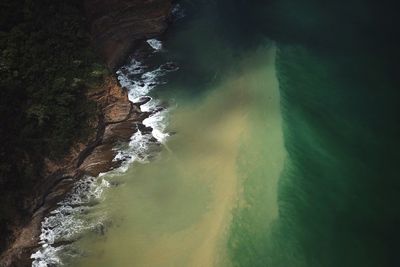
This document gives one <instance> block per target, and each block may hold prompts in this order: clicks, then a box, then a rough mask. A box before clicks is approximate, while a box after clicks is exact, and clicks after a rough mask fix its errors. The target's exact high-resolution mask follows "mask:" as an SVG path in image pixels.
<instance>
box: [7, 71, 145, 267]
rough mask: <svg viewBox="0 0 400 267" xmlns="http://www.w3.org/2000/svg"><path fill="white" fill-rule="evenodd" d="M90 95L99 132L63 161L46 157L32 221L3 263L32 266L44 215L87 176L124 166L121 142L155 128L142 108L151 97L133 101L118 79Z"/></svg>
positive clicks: (107, 81)
mask: <svg viewBox="0 0 400 267" xmlns="http://www.w3.org/2000/svg"><path fill="white" fill-rule="evenodd" d="M88 98H89V99H93V100H94V101H96V103H97V104H98V105H99V108H100V110H101V112H100V114H99V116H98V121H97V122H96V133H95V134H94V136H93V137H92V138H90V140H89V141H88V142H87V143H86V144H82V143H79V144H76V145H75V146H74V147H73V148H72V149H71V151H70V153H69V154H68V155H67V156H66V157H65V158H64V159H63V160H62V161H61V162H57V163H55V162H51V161H50V160H46V163H45V165H46V167H45V170H44V174H45V176H44V177H45V178H44V179H43V182H42V183H41V184H40V185H38V186H37V188H35V192H36V194H35V195H36V196H35V197H34V199H33V203H32V204H33V205H32V209H33V211H32V213H33V215H32V216H31V220H30V222H29V223H28V224H27V225H25V226H23V227H22V228H21V229H19V231H17V235H16V238H15V241H14V242H13V243H12V244H11V245H10V246H9V248H8V249H7V250H5V251H4V252H3V254H2V255H1V260H0V266H2V267H3V266H4V267H5V266H30V264H31V261H32V260H31V259H30V256H31V254H32V252H33V251H34V250H35V249H37V248H39V247H40V244H39V241H40V240H39V235H40V228H41V222H42V221H43V219H44V217H45V216H46V215H48V214H49V213H50V211H51V210H53V209H54V208H56V206H57V203H58V202H59V201H61V200H62V199H64V198H65V197H66V195H67V194H68V193H69V192H70V191H71V189H72V188H73V185H74V184H75V183H76V182H77V181H79V180H80V179H82V178H83V177H85V176H86V175H88V176H93V177H97V176H98V175H99V174H100V173H103V172H107V171H110V170H113V169H115V168H117V167H119V166H121V164H122V163H123V160H118V161H114V158H115V156H116V155H117V153H118V152H117V150H115V147H116V145H117V144H118V143H121V142H122V143H127V142H129V140H130V138H131V136H132V135H133V134H134V133H135V132H137V130H138V129H139V128H140V129H141V130H142V131H143V130H144V131H151V129H149V128H148V127H146V126H144V125H143V120H145V119H146V118H148V117H149V115H150V114H151V113H149V112H142V111H141V110H140V106H141V105H142V104H145V103H146V102H147V101H148V100H149V99H144V100H143V101H142V102H139V103H132V102H131V101H130V100H129V99H128V93H127V91H126V90H124V89H123V88H121V87H120V85H119V83H118V82H117V80H116V78H114V77H112V78H109V79H107V80H106V81H105V84H103V86H101V87H100V88H98V89H97V90H95V91H92V92H90V93H89V94H88Z"/></svg>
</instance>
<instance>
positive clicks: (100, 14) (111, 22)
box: [84, 0, 171, 70]
mask: <svg viewBox="0 0 400 267" xmlns="http://www.w3.org/2000/svg"><path fill="white" fill-rule="evenodd" d="M84 3H85V9H86V14H87V18H88V21H89V26H90V32H91V35H92V38H93V44H94V45H95V46H96V48H97V50H98V51H99V52H100V54H101V55H102V56H103V58H104V60H105V62H106V64H107V65H108V67H109V68H110V69H112V70H115V69H116V68H118V66H119V65H120V64H122V62H123V61H124V60H125V59H126V55H127V54H128V53H129V52H130V51H131V50H132V48H134V46H135V45H137V44H138V40H141V39H147V38H150V37H153V36H155V35H157V34H160V33H162V32H163V31H165V29H166V27H167V23H166V21H167V18H168V16H169V14H170V12H171V0H151V1H143V0H128V1H127V0H85V1H84Z"/></svg>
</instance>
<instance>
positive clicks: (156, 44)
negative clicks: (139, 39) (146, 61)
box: [146, 39, 162, 51]
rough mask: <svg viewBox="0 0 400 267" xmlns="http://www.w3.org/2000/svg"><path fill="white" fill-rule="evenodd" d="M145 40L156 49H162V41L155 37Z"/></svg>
mask: <svg viewBox="0 0 400 267" xmlns="http://www.w3.org/2000/svg"><path fill="white" fill-rule="evenodd" d="M146 42H147V43H148V44H149V45H150V46H151V47H152V48H153V49H154V50H156V51H160V50H161V49H162V42H161V41H159V40H157V39H149V40H147V41H146Z"/></svg>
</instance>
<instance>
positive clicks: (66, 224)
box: [31, 40, 178, 267]
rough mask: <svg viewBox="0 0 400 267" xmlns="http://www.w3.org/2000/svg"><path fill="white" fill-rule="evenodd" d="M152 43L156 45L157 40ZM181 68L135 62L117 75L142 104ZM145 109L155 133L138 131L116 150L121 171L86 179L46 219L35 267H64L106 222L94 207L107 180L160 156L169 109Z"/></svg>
mask: <svg viewBox="0 0 400 267" xmlns="http://www.w3.org/2000/svg"><path fill="white" fill-rule="evenodd" d="M149 41H150V40H149ZM156 41H157V40H156ZM157 42H159V41H157ZM150 43H152V44H153V45H154V44H155V42H153V41H151V42H150ZM150 43H149V44H150ZM150 45H151V44H150ZM161 47H162V46H161ZM153 48H154V47H153ZM155 49H156V48H155ZM177 69H178V67H177V66H176V64H174V63H166V64H164V65H161V66H159V67H156V68H150V67H148V66H146V65H144V64H142V63H141V62H139V61H137V60H134V59H133V60H132V61H131V62H130V63H129V64H127V65H126V66H124V67H122V68H121V69H120V70H118V71H117V73H116V74H117V77H118V80H119V82H120V84H121V86H122V87H125V88H126V89H127V90H128V95H129V100H130V101H132V102H134V103H138V102H139V103H140V102H141V101H143V97H144V96H147V94H148V93H149V92H150V91H151V90H152V89H153V88H154V87H156V86H157V85H159V84H163V83H165V81H164V80H163V79H162V78H163V76H164V75H165V74H166V73H168V72H171V71H176V70H177ZM141 110H142V111H143V112H149V113H150V116H149V117H148V118H147V119H145V120H144V121H143V124H144V125H145V126H146V127H151V128H152V131H151V133H148V132H147V131H145V130H142V131H141V130H137V131H136V132H135V134H134V135H133V136H132V137H131V139H130V142H129V143H128V144H125V145H123V146H122V147H119V148H117V149H116V150H117V155H116V156H115V158H114V161H119V162H121V166H120V167H119V168H117V169H115V170H112V171H110V172H107V173H102V174H100V175H99V176H98V177H97V178H95V177H85V178H84V179H82V180H80V181H78V182H77V183H76V184H75V185H74V188H73V190H72V192H71V193H69V194H68V196H67V197H66V198H65V199H64V200H63V201H61V202H60V203H58V207H57V208H56V209H55V210H54V211H52V212H51V213H50V214H49V215H48V216H47V217H46V218H45V219H44V220H43V222H42V227H41V235H40V242H39V244H40V245H41V247H40V249H39V250H38V251H36V252H35V253H33V254H32V255H31V258H32V259H33V263H32V266H33V267H47V266H60V265H62V264H63V262H62V259H63V258H65V257H66V255H67V254H68V249H70V248H71V245H68V243H70V242H73V241H74V240H76V239H77V238H79V236H80V235H82V233H84V232H86V231H88V230H96V229H97V228H98V227H99V226H102V224H103V221H104V220H105V219H106V214H98V212H97V213H96V212H95V210H94V207H95V205H94V204H96V202H98V201H99V200H101V199H102V196H103V191H104V190H105V189H106V188H108V187H109V186H110V183H109V182H108V181H107V179H111V177H113V176H115V175H119V174H120V173H123V172H125V171H127V170H128V168H129V166H130V165H131V163H132V162H139V163H147V162H149V161H150V159H152V158H154V157H155V156H156V155H157V154H158V153H159V151H160V144H163V143H165V142H166V140H167V138H168V136H169V134H168V133H167V132H166V126H167V119H168V118H167V117H168V116H167V115H168V109H167V108H166V107H162V105H161V103H160V101H158V100H156V99H153V98H150V100H149V101H148V102H147V103H145V104H143V105H141ZM65 244H67V245H65ZM71 253H72V254H71V255H69V256H71V257H74V256H76V254H77V253H75V255H73V254H74V251H73V250H72V252H71ZM78 254H79V253H78Z"/></svg>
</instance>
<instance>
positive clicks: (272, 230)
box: [71, 0, 400, 267]
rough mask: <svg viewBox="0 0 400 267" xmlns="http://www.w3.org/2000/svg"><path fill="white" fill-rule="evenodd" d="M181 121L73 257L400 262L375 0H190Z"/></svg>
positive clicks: (102, 207) (191, 262) (178, 106)
mask: <svg viewBox="0 0 400 267" xmlns="http://www.w3.org/2000/svg"><path fill="white" fill-rule="evenodd" d="M183 5H184V7H185V8H186V10H187V17H186V18H184V19H183V20H182V21H180V22H177V23H176V24H175V25H173V26H172V27H171V29H170V31H169V32H168V33H167V36H166V37H165V41H164V45H165V48H166V49H167V52H166V53H163V54H160V55H159V57H160V58H159V60H161V61H166V60H172V61H175V62H177V63H178V64H179V66H180V70H179V71H177V72H174V73H171V74H170V75H169V76H168V77H167V80H168V82H167V83H166V84H164V85H161V86H158V87H157V88H156V89H155V90H154V91H153V92H152V95H153V97H155V98H158V99H162V100H164V101H166V102H169V103H170V105H171V106H172V107H174V108H171V111H170V113H169V126H168V130H170V131H171V132H176V134H175V135H173V136H172V137H171V138H170V139H169V141H168V142H167V143H166V145H165V147H164V148H163V150H162V152H161V154H160V155H159V157H158V158H157V159H156V160H154V161H153V162H151V163H149V164H145V165H142V164H133V165H132V166H131V168H130V169H129V170H128V171H127V172H126V173H125V174H124V175H122V176H119V177H111V178H109V179H110V180H114V181H117V182H120V183H121V185H120V186H118V187H115V188H111V189H109V190H108V191H107V192H106V193H105V200H104V201H103V202H101V203H100V204H98V205H97V207H96V210H97V211H98V212H99V213H102V212H104V211H105V213H106V214H108V215H107V216H108V218H109V220H110V221H111V223H110V227H109V228H107V231H106V232H105V234H104V235H103V236H98V235H96V234H87V235H86V236H84V237H83V238H82V239H80V240H79V241H78V246H79V247H80V248H81V249H82V250H83V251H86V253H87V254H85V256H84V257H81V258H79V259H77V260H76V261H74V262H73V263H72V264H71V266H99V267H100V266H112V267H114V266H115V267H119V266H140V267H142V266H146V267H147V266H149V267H152V266H154V267H155V266H176V267H179V266H187V267H192V266H204V267H208V266H210V267H211V266H217V267H219V266H222V267H225V266H244V267H257V266H272V267H303V266H304V267H314V266H315V267H325V266H327V267H330V266H352V267H357V266H363V267H365V266H371V267H375V266H400V260H399V259H398V256H397V252H398V251H399V250H398V248H399V245H397V243H398V240H399V237H400V231H399V230H398V225H399V223H400V210H399V207H398V199H399V197H398V195H399V192H400V191H399V190H400V179H399V177H400V176H399V175H398V170H397V169H398V168H397V167H396V166H398V159H399V156H398V151H400V146H399V142H398V140H397V139H398V136H399V134H400V132H399V131H400V130H399V129H400V127H399V126H400V125H399V122H400V118H399V115H400V112H398V109H399V107H398V105H397V102H398V99H399V97H398V96H399V93H398V86H397V85H398V83H397V80H396V78H395V77H396V75H394V74H393V73H394V72H393V64H395V62H396V60H395V58H396V57H397V55H398V53H395V52H394V50H393V46H394V43H393V42H392V41H393V40H391V39H390V38H386V36H387V35H388V33H389V32H390V31H391V28H390V27H389V26H388V25H386V24H390V23H389V22H390V20H389V19H390V15H391V13H390V12H389V11H388V10H389V9H384V8H382V9H383V11H387V12H386V16H384V15H383V14H382V13H381V11H382V10H380V9H379V8H377V7H376V5H373V4H371V3H368V2H362V1H350V2H348V3H347V4H343V3H337V2H335V3H330V4H326V5H323V4H321V3H318V2H317V1H304V2H302V3H299V2H297V1H288V0H287V1H284V0H282V1H270V2H268V3H266V2H262V1H254V2H249V1H239V0H237V1H230V2H229V3H228V2H226V1H218V2H213V1H186V2H183Z"/></svg>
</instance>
